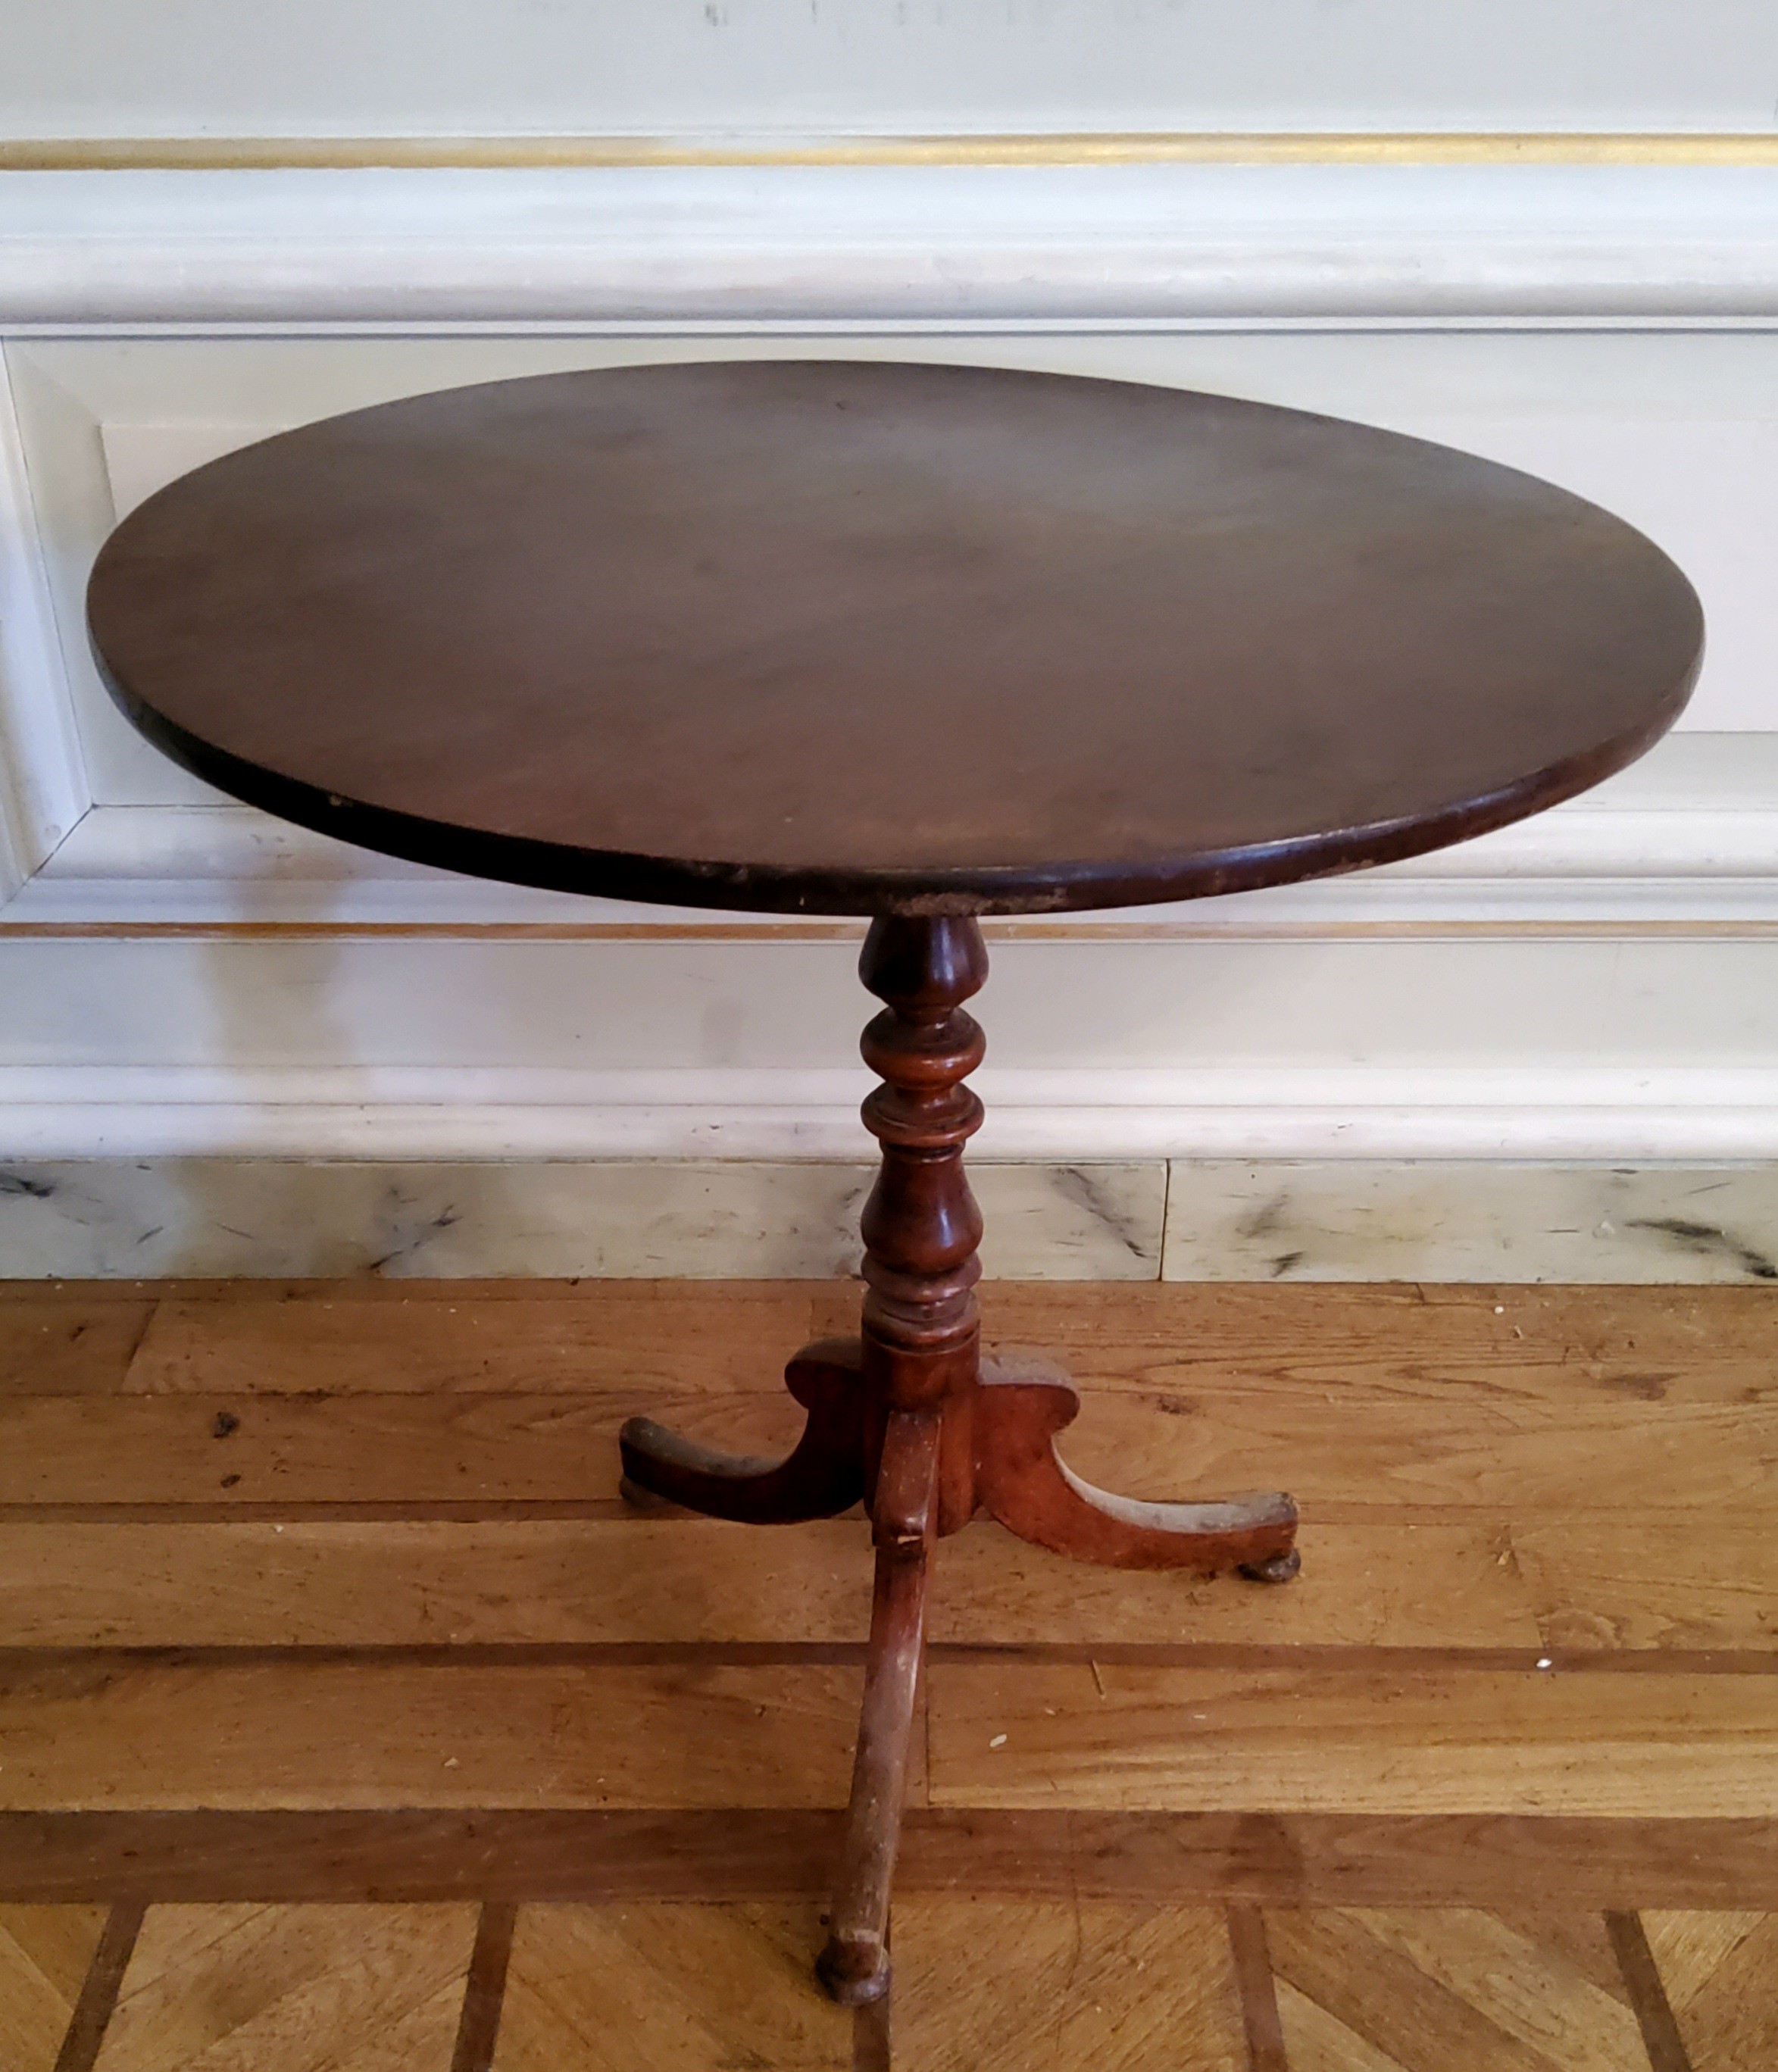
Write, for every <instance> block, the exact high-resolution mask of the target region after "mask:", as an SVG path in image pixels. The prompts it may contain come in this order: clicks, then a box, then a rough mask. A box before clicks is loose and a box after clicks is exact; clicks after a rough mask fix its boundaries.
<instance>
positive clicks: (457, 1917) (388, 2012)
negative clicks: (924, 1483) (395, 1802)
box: [95, 1906, 474, 2072]
mask: <svg viewBox="0 0 1778 2072" xmlns="http://www.w3.org/2000/svg"><path fill="white" fill-rule="evenodd" d="M473 1936H474V1910H473V1909H471V1908H469V1907H466V1906H437V1907H361V1906H304V1907H277V1906H274V1907H260V1906H221V1907H210V1906H200V1907H192V1906H158V1907H152V1908H150V1910H149V1912H148V1914H147V1916H146V1919H145V1920H144V1922H143V1924H142V1934H141V1935H140V1936H139V1937H138V1940H137V1943H136V1948H135V1952H134V1954H133V1956H132V1958H131V1959H130V1963H129V1971H127V1972H126V1974H125V1978H124V1983H123V1990H122V1992H121V1993H120V1994H119V1996H118V1999H117V2008H116V2011H115V2012H114V2013H113V2016H112V2018H111V2021H110V2024H109V2027H108V2028H107V2029H106V2032H105V2041H104V2043H103V2045H101V2049H100V2052H99V2056H98V2058H97V2061H96V2068H95V2072H347V2068H348V2067H349V2068H351V2072H448V2068H449V2066H450V2053H451V2045H452V2039H453V2037H454V2034H455V2032H456V2028H457V2015H458V2003H459V2002H460V2001H461V1999H462V1982H463V1978H464V1975H465V1972H466V1970H467V1967H468V1963H469V1955H470V1941H471V1938H473Z"/></svg>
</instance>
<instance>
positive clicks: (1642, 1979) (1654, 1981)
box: [1605, 1910, 1694, 2072]
mask: <svg viewBox="0 0 1778 2072" xmlns="http://www.w3.org/2000/svg"><path fill="white" fill-rule="evenodd" d="M1605 1930H1606V1933H1607V1934H1608V1935H1609V1936H1610V1938H1611V1940H1612V1955H1614V1956H1615V1957H1616V1959H1617V1967H1618V1970H1619V1971H1620V1972H1621V1973H1622V1975H1623V1978H1624V1990H1625V1992H1628V1995H1629V1996H1630V2005H1631V2008H1632V2010H1633V2011H1634V2012H1635V2015H1636V2025H1637V2026H1638V2027H1639V2028H1640V2029H1641V2031H1642V2045H1643V2048H1644V2049H1645V2050H1646V2051H1647V2052H1648V2053H1649V2065H1650V2066H1651V2067H1652V2068H1653V2072H1694V2067H1693V2065H1692V2059H1691V2053H1690V2051H1689V2050H1687V2049H1686V2040H1685V2038H1684V2037H1682V2035H1681V2034H1680V2033H1679V2024H1678V2022H1677V2020H1676V2019H1675V2017H1674V2015H1673V2007H1672V2004H1671V2003H1670V2002H1669V2000H1668V1998H1667V1988H1666V1987H1665V1984H1663V1983H1662V1980H1661V1967H1659V1965H1657V1963H1655V1960H1654V1952H1653V1951H1652V1950H1651V1949H1650V1948H1649V1937H1648V1933H1647V1931H1646V1930H1645V1928H1644V1927H1643V1926H1642V1919H1641V1917H1640V1914H1632V1913H1627V1912H1624V1911H1623V1910H1608V1911H1607V1913H1606V1915H1605Z"/></svg>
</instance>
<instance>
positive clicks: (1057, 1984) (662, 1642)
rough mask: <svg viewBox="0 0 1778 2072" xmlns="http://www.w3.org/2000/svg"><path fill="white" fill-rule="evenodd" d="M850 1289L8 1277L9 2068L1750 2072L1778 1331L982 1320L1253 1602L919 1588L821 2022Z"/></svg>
mask: <svg viewBox="0 0 1778 2072" xmlns="http://www.w3.org/2000/svg"><path fill="white" fill-rule="evenodd" d="M855 1299H856V1297H855V1294H854V1292H853V1291H852V1290H851V1289H848V1288H846V1287H844V1286H842V1285H835V1284H829V1283H823V1284H819V1285H798V1284H784V1283H774V1284H759V1285H734V1286H720V1285H710V1284H671V1285H669V1284H662V1285H649V1284H639V1283H634V1282H629V1283H624V1282H615V1283H614V1282H604V1283H585V1284H581V1285H578V1286H573V1285H568V1286H565V1285H556V1284H527V1283H514V1282H504V1283H499V1284H495V1285H462V1284H457V1285H450V1284H438V1283H433V1284H428V1285H424V1286H416V1285H413V1284H408V1285H400V1284H388V1283H378V1282H369V1283H365V1284H359V1283H351V1284H338V1285H335V1284H322V1283H302V1284H295V1285H291V1286H289V1287H284V1286H268V1285H265V1284H256V1283H234V1284H218V1285H195V1286H174V1285H158V1286H157V1285H139V1286H133V1285H116V1284H112V1285H96V1284H82V1285H69V1286H67V1287H60V1288H45V1287H43V1285H39V1284H23V1283H13V1284H0V2068H3V2072H51V2068H55V2072H90V2068H92V2067H97V2068H99V2072H163V2068H164V2072H191V2068H202V2069H203V2072H225V2068H226V2072H235V2069H236V2068H239V2072H347V2068H351V2072H430V2068H433V2067H436V2068H437V2072H488V2068H490V2067H492V2068H495V2072H578V2068H582V2067H597V2068H603V2067H607V2066H610V2067H613V2068H616V2067H624V2068H632V2067H642V2066H647V2067H650V2068H660V2072H692V2068H708V2072H717V2069H718V2068H723V2069H724V2072H729V2069H730V2068H758V2072H778V2068H786V2072H803V2068H811V2072H812V2068H815V2067H829V2066H832V2067H842V2068H845V2067H850V2068H858V2067H868V2068H873V2072H886V2068H888V2067H889V2066H892V2065H893V2067H894V2068H896V2072H914V2068H918V2072H949V2069H950V2068H957V2072H964V2068H969V2072H977V2068H980V2072H990V2068H1004V2072H1014V2068H1025V2067H1033V2068H1036V2067H1043V2068H1055V2072H1072V2068H1075V2067H1082V2068H1084V2067H1088V2066H1090V2067H1093V2068H1094V2072H1148V2068H1150V2067H1152V2068H1156V2072H1160V2068H1162V2067H1164V2068H1167V2072H1284V2068H1287V2072H1476V2068H1488V2072H1493V2068H1499V2072H1617V2068H1620V2067H1621V2068H1635V2072H1686V2068H1688V2067H1689V2068H1690V2072H1774V2068H1778V1479H1775V1476H1774V1472H1773V1471H1774V1467H1775V1466H1778V1291H1768V1290H1765V1289H1757V1288H1749V1289H1735V1288H1723V1289H1636V1288H1615V1289H1526V1288H1515V1289H1499V1290H1492V1289H1458V1288H1449V1287H1443V1288H1436V1289H1425V1290H1420V1289H1414V1288H1386V1289H1357V1288H1350V1287H1308V1286H1280V1287H1276V1288H1250V1287H1242V1288H1232V1287H1231V1288H1213V1287H1202V1286H1192V1285H1173V1286H1159V1285H1116V1286H1111V1285H1104V1286H1094V1285H1079V1284H1074V1285H1067V1284H1049V1285H1042V1286H1028V1287H1008V1286H1002V1287H999V1288H993V1289H989V1290H988V1291H987V1293H986V1296H985V1298H984V1309H985V1312H986V1314H987V1318H988V1332H989V1336H990V1338H992V1339H996V1340H998V1341H1000V1342H1010V1343H1017V1344H1036V1345H1041V1346H1045V1348H1046V1349H1048V1350H1052V1351H1053V1352H1056V1353H1057V1354H1060V1355H1062V1356H1063V1357H1065V1358H1066V1359H1067V1360H1068V1361H1069V1362H1070V1364H1071V1365H1072V1367H1073V1368H1074V1372H1075V1374H1076V1375H1077V1377H1078V1379H1080V1380H1081V1381H1082V1383H1083V1385H1084V1387H1085V1391H1086V1406H1085V1408H1084V1411H1083V1412H1082V1417H1081V1420H1080V1423H1079V1424H1078V1426H1077V1427H1075V1428H1074V1430H1073V1431H1072V1432H1070V1433H1069V1434H1068V1435H1067V1439H1066V1441H1065V1446H1066V1450H1067V1452H1068V1453H1069V1455H1070V1459H1071V1461H1073V1463H1074V1465H1075V1466H1078V1467H1079V1468H1080V1469H1081V1470H1082V1471H1083V1472H1085V1473H1086V1474H1089V1475H1090V1476H1092V1477H1093V1478H1094V1479H1096V1480H1099V1481H1102V1482H1107V1483H1110V1484H1111V1485H1113V1486H1117V1487H1120V1488H1123V1489H1124V1490H1127V1491H1129V1492H1130V1493H1131V1494H1138V1495H1144V1494H1146V1495H1152V1496H1169V1495H1178V1496H1186V1495H1193V1494H1205V1495H1217V1494H1226V1493H1229V1492H1230V1491H1234V1490H1241V1489H1248V1488H1256V1487H1265V1486H1280V1485H1282V1486H1285V1487H1288V1488H1290V1489H1291V1490H1292V1491H1293V1492H1294V1493H1295V1494H1296V1497H1297V1498H1298V1500H1299V1502H1300V1504H1301V1506H1302V1509H1303V1514H1304V1531H1303V1538H1302V1544H1303V1552H1304V1572H1303V1575H1302V1577H1300V1580H1299V1581H1297V1582H1296V1583H1295V1584H1292V1585H1290V1586H1288V1587H1287V1588H1286V1589H1264V1588H1261V1587H1257V1586H1254V1585H1245V1584H1242V1583H1241V1582H1238V1581H1222V1582H1217V1583H1213V1584H1205V1583H1199V1582H1196V1581H1191V1580H1189V1579H1185V1580H1182V1579H1181V1578H1178V1577H1167V1576H1142V1575H1133V1574H1132V1575H1125V1574H1120V1573H1117V1572H1108V1571H1098V1570H1093V1569H1089V1568H1083V1567H1079V1566H1076V1565H1074V1564H1068V1563H1066V1562H1062V1561H1060V1560H1056V1559H1054V1558H1053V1557H1052V1556H1048V1555H1045V1554H1042V1553H1040V1552H1035V1551H1033V1550H1032V1549H1029V1548H1025V1547H1024V1546H1022V1545H1020V1544H1017V1543H1016V1542H1014V1541H1013V1540H1011V1539H1010V1538H1008V1536H1007V1535H1004V1533H1002V1532H1000V1531H999V1530H998V1529H997V1528H996V1527H989V1526H983V1525H979V1526H975V1527H971V1529H970V1531H968V1532H967V1533H966V1534H964V1535H962V1536H961V1537H960V1538H959V1539H957V1540H952V1541H949V1542H947V1543H946V1544H945V1546H944V1547H943V1548H942V1552H941V1556H940V1564H939V1574H938V1584H937V1588H936V1602H935V1606H934V1617H933V1622H932V1631H933V1636H934V1646H933V1649H932V1655H931V1659H930V1666H929V1671H928V1675H927V1679H926V1692H925V1698H924V1709H923V1717H922V1723H921V1732H920V1734H919V1736H918V1742H917V1757H918V1760H917V1764H916V1774H915V1777H914V1785H913V1792H912V1811H911V1812H910V1821H909V1827H908V1831H907V1836H906V1842H905V1852H904V1860H903V1875H902V1877H901V1881H900V1885H899V1888H898V1889H899V1892H900V1898H899V1901H898V1904H897V1911H896V1919H895V1926H894V1941H895V1955H896V1971H897V1982H896V1989H895V1995H894V2003H893V2008H891V2009H890V2010H889V2012H888V2013H887V2015H886V2016H885V2013H884V2012H882V2011H881V2010H878V2011H876V2012H871V2013H867V2014H866V2015H864V2016H860V2017H857V2018H856V2019H855V2018H854V2017H852V2016H848V2015H844V2014H842V2013H840V2012H839V2011H837V2010H836V2009H834V2008H832V2007H830V2006H828V2005H827V2004H826V2003H825V2002H824V2001H823V2000H821V1999H820V1998H819V1996H817V1995H816V1994H815V1992H814V1991H813V1989H812V1988H811V1986H810V1984H809V1982H808V1971H807V1967H808V1963H809V1960H810V1958H811V1955H812V1952H813V1951H814V1950H815V1947H817V1945H818V1944H819V1939H820V1927H819V1912H820V1907H821V1903H822V1894H823V1889H824V1885H825V1882H826V1880H827V1875H828V1873H829V1870H830V1868H831V1866H832V1861H833V1858H834V1854H835V1851H836V1840H837V1808H838V1807H840V1805H841V1804H842V1803H843V1801H844V1794H845V1789H846V1782H847V1775H848V1764H849V1759H850V1747H851V1740H852V1731H853V1728H854V1725H855V1712H856V1703H857V1696H858V1688H859V1681H860V1661H861V1657H862V1649H861V1645H860V1643H861V1641H862V1638H863V1634H864V1629H865V1626H866V1622H867V1617H868V1590H869V1560H868V1544H867V1542H866V1538H865V1535H864V1527H863V1526H862V1524H861V1523H860V1521H859V1520H857V1519H842V1520H840V1521H837V1522H836V1523H831V1524H824V1525H811V1526H804V1527H792V1528H788V1529H783V1530H773V1531H766V1530H749V1529H746V1528H741V1527H725V1526H722V1525H719V1524H715V1523H710V1522H708V1521H704V1520H697V1519H688V1518H683V1517H677V1516H655V1517H639V1516H636V1515H631V1514H630V1513H628V1512H626V1511H625V1510H624V1508H623V1507H622V1505H621V1503H619V1502H618V1498H617V1495H616V1451H615V1445H614V1438H615V1433H616V1429H617V1426H618V1424H619V1423H620V1422H621V1420H622V1418H623V1417H624V1416H627V1415H628V1414H629V1413H630V1412H632V1411H634V1410H639V1409H647V1410H650V1411H652V1412H654V1413H655V1414H656V1415H659V1416H667V1417H670V1418H671V1419H672V1420H674V1421H676V1422H678V1423H679V1424H681V1425H682V1426H683V1427H684V1429H687V1430H688V1431H690V1432H692V1433H696V1434H697V1435H698V1436H700V1437H704V1438H707V1439H709V1440H712V1441H716V1442H717V1443H721V1444H728V1445H737V1446H739V1447H741V1448H743V1449H745V1450H749V1451H755V1450H757V1451H765V1450H768V1449H770V1448H771V1447H772V1446H773V1445H775V1444H777V1443H778V1442H780V1441H786V1440H787V1439H788V1438H789V1437H790V1435H791V1433H793V1432H794V1430H795V1425H796V1423H797V1416H798V1413H797V1412H795V1408H794V1406H792V1405H791V1404H790V1403H789V1401H788V1400H787V1399H786V1398H785V1397H784V1396H783V1394H782V1390H781V1388H780V1387H779V1384H778V1374H779V1371H780V1369H781V1367H782V1363H783V1360H784V1359H785V1358H786V1355H788V1354H789V1353H790V1351H792V1350H795V1348H796V1347H797V1346H799V1344H801V1343H802V1342H803V1341H805V1340H806V1339H807V1338H811V1337H814V1336H817V1335H819V1334H822V1333H823V1332H826V1331H829V1330H835V1329H843V1328H844V1327H845V1326H846V1325H847V1323H848V1321H849V1318H850V1314H851V1311H852V1305H853V1303H854V1301H855Z"/></svg>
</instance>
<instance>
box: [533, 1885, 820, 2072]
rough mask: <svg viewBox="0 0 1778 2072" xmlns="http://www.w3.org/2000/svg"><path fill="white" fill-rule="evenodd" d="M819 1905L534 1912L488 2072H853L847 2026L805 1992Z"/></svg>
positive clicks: (815, 1942)
mask: <svg viewBox="0 0 1778 2072" xmlns="http://www.w3.org/2000/svg"><path fill="white" fill-rule="evenodd" d="M820 1934H821V1931H820V1926H819V1922H818V1920H817V1918H816V1911H815V1906H814V1904H813V1903H812V1902H810V1901H805V1902H803V1903H802V1904H800V1905H789V1906H786V1905H775V1906H774V1905H753V1906H709V1905H690V1906H687V1905H631V1906H622V1907H594V1906H577V1907H565V1906H548V1905H540V1906H528V1907H525V1908H524V1909H523V1910H521V1912H520V1914H519V1923H518V1929H517V1932H516V1934H515V1936H514V1938H513V1946H512V1959H511V1965H510V1967H509V1968H508V1971H507V1991H506V2013H505V2018H504V2020H503V2021H502V2023H501V2025H500V2036H499V2043H498V2045H497V2046H496V2048H495V2056H494V2072H562V2068H563V2067H565V2066H576V2067H577V2068H578V2067H581V2066H585V2068H587V2072H634V2067H636V2066H640V2065H647V2066H649V2067H650V2068H651V2072H728V2068H729V2067H733V2066H761V2067H765V2066H770V2067H771V2068H772V2072H851V2067H852V2016H850V2015H849V2014H848V2013H847V2012H845V2011H844V2010H843V2009H841V2008H836V2007H835V2006H834V2005H833V2004H832V2003H831V2002H829V2001H827V2000H824V1999H823V1998H822V1997H821V1996H819V1994H817V1993H816V1992H814V1991H813V1990H812V1988H811V1986H810V1984H809V1978H808V1967H809V1965H810V1963H811V1960H812V1959H813V1956H814V1953H815V1949H816V1947H818V1946H819V1942H820Z"/></svg>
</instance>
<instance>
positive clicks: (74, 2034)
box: [55, 1900, 146, 2072]
mask: <svg viewBox="0 0 1778 2072" xmlns="http://www.w3.org/2000/svg"><path fill="white" fill-rule="evenodd" d="M145 1913H146V1906H145V1905H144V1904H143V1903H142V1901H139V1900H120V1901H117V1903H116V1904H115V1905H113V1907H112V1909H111V1911H110V1913H109V1914H108V1915H107V1917H106V1919H105V1931H104V1933H103V1934H101V1936H100V1938H99V1947H97V1949H96V1950H95V1951H93V1953H92V1963H91V1964H89V1965H88V1967H87V1975H86V1977H85V1979H84V1981H83V1982H82V1984H81V1987H80V1998H79V1999H78V2000H76V2002H75V2004H74V2012H73V2013H72V2015H71V2016H70V2017H69V2019H68V2033H67V2034H66V2036H64V2037H63V2039H62V2047H61V2049H60V2052H59V2053H57V2055H56V2059H55V2072H92V2067H93V2066H94V2065H95V2064H96V2062H98V2057H99V2052H100V2050H101V2048H102V2046H103V2045H104V2043H105V2031H106V2030H107V2029H109V2027H110V2026H111V2017H112V2016H113V2013H114V2012H116V2010H117V1996H118V1993H119V1992H120V1991H121V1988H122V1986H123V1982H124V1974H125V1971H127V1970H128V1969H129V1959H130V1958H131V1956H132V1955H133V1953H134V1951H135V1948H136V1938H137V1937H138V1935H139V1934H141V1933H142V1917H143V1915H144V1914H145Z"/></svg>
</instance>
